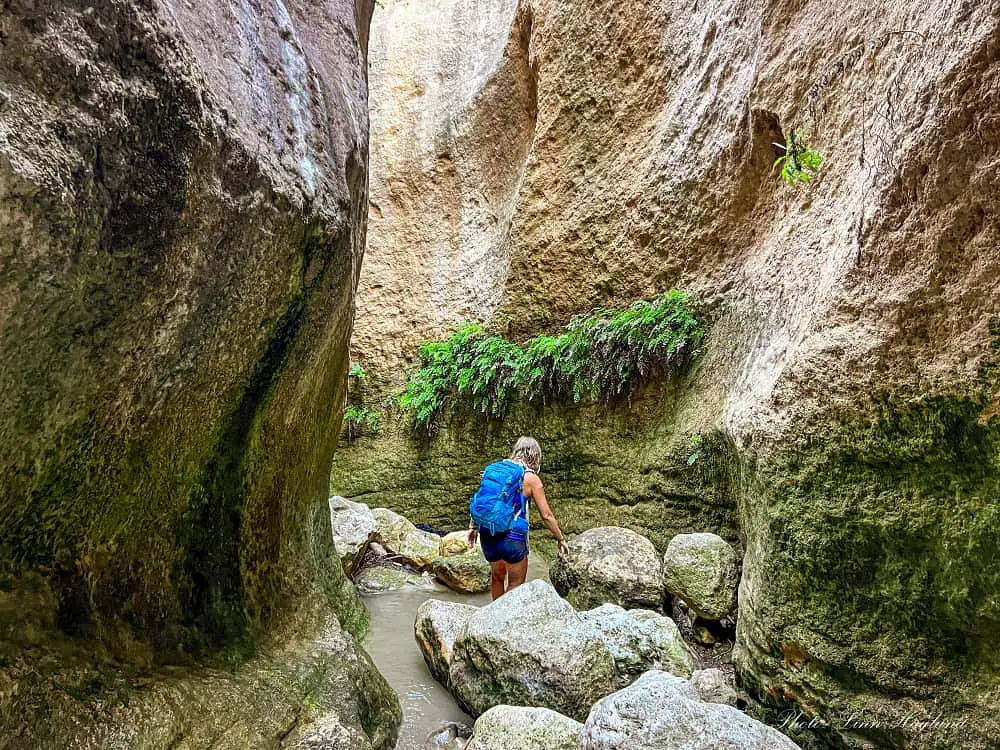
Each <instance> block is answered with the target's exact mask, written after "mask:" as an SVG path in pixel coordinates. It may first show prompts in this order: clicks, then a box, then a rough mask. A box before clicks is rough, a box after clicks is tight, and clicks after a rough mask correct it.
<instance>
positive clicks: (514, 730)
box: [465, 706, 583, 750]
mask: <svg viewBox="0 0 1000 750" xmlns="http://www.w3.org/2000/svg"><path fill="white" fill-rule="evenodd" d="M581 729H583V724H581V723H580V722H578V721H574V720H573V719H570V718H569V717H567V716H563V715H562V714H560V713H556V712H555V711H552V710H550V709H548V708H536V707H525V706H494V707H493V708H491V709H490V710H489V711H487V712H486V713H484V714H483V715H482V716H480V717H479V718H478V719H476V724H475V726H473V727H472V739H470V740H469V744H468V745H466V746H465V750H577V748H579V747H580V730H581Z"/></svg>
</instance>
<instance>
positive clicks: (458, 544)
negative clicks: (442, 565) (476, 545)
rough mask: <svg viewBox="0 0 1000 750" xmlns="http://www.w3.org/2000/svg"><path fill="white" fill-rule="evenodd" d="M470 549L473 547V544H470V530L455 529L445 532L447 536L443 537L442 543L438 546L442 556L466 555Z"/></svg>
mask: <svg viewBox="0 0 1000 750" xmlns="http://www.w3.org/2000/svg"><path fill="white" fill-rule="evenodd" d="M470 549H472V545H470V544H469V532H468V531H453V532H451V533H450V534H445V536H444V537H443V538H442V539H441V545H440V546H439V547H438V554H439V555H441V557H448V556H450V555H464V554H465V553H466V552H468V551H469V550H470Z"/></svg>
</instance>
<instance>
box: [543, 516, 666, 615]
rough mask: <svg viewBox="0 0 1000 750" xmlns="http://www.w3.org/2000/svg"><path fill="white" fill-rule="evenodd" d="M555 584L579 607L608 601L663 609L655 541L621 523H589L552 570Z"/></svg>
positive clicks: (629, 606)
mask: <svg viewBox="0 0 1000 750" xmlns="http://www.w3.org/2000/svg"><path fill="white" fill-rule="evenodd" d="M549 577H550V578H551V579H552V584H553V585H554V586H555V587H556V590H557V591H558V592H559V593H560V594H562V595H563V596H565V597H566V598H567V599H569V601H570V603H571V604H573V606H575V607H577V608H578V609H590V608H592V607H597V606H599V605H601V604H604V603H605V602H611V603H612V604H618V605H620V606H622V607H627V608H633V607H638V608H645V609H650V608H652V609H659V608H660V607H661V606H662V604H663V576H662V573H661V568H660V559H659V556H658V555H657V553H656V548H655V547H653V543H652V542H650V541H649V540H648V539H646V537H644V536H642V535H641V534H637V533H635V532H634V531H631V530H629V529H623V528H619V527H617V526H605V527H600V528H596V529H589V530H588V531H585V532H583V533H582V534H580V535H579V536H578V537H576V538H575V539H573V540H572V541H571V542H569V554H567V555H561V556H559V557H558V558H557V559H556V561H555V562H554V563H553V565H552V567H551V569H550V570H549Z"/></svg>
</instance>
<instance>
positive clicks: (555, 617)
mask: <svg viewBox="0 0 1000 750" xmlns="http://www.w3.org/2000/svg"><path fill="white" fill-rule="evenodd" d="M449 679H450V682H451V687H452V693H453V694H454V695H455V697H456V699H457V700H458V702H459V703H460V704H461V705H462V706H463V708H465V710H467V711H468V712H469V713H471V714H472V715H473V716H478V715H480V714H482V713H484V712H485V711H486V710H487V709H489V708H492V707H493V706H497V705H500V704H513V705H527V706H544V707H547V708H551V709H553V710H554V711H559V712H560V713H563V714H565V715H567V716H570V717H572V718H580V719H582V718H583V717H585V716H586V715H587V712H588V711H589V710H590V707H591V706H592V705H593V703H594V701H596V700H597V699H598V698H600V697H601V696H603V695H607V694H608V693H610V692H611V691H613V690H614V689H615V688H616V687H617V686H618V676H617V673H616V672H615V666H614V660H613V659H612V657H611V653H610V652H609V651H608V648H607V646H605V645H604V642H603V641H602V640H601V637H600V635H599V634H598V632H597V629H596V628H595V627H594V626H593V625H592V624H591V623H589V622H588V621H587V620H585V619H584V618H583V617H581V616H580V614H579V613H578V612H577V611H576V610H575V609H573V607H572V606H571V605H570V604H569V603H568V602H567V601H566V600H565V599H562V598H560V597H559V595H558V594H557V593H556V591H555V589H553V588H552V586H551V585H550V584H549V583H547V582H546V581H542V580H535V581H531V582H529V583H526V584H523V585H522V586H519V587H518V588H516V589H514V590H513V591H511V592H509V593H507V594H504V595H503V596H502V597H500V598H499V599H497V600H496V601H494V602H493V603H491V604H489V605H487V606H485V607H482V608H480V609H478V610H477V611H476V612H475V613H473V614H472V616H471V617H469V619H468V622H467V623H466V625H465V627H464V628H463V629H462V631H461V632H460V633H459V635H458V638H457V639H456V640H455V648H454V657H453V660H452V663H451V669H450V670H449Z"/></svg>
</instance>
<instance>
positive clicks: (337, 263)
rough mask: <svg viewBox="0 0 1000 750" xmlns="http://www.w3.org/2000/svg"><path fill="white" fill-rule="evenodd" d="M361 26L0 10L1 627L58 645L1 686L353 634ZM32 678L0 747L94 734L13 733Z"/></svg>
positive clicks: (56, 6)
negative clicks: (338, 531) (330, 630)
mask: <svg viewBox="0 0 1000 750" xmlns="http://www.w3.org/2000/svg"><path fill="white" fill-rule="evenodd" d="M371 7H372V5H371V3H370V2H369V0H357V1H355V0H331V2H326V3H323V4H322V5H320V6H316V5H315V4H313V3H309V2H304V1H302V0H285V1H284V2H282V3H278V4H277V5H276V6H274V7H268V8H262V7H258V6H256V5H253V4H243V5H239V4H236V5H234V4H232V3H229V2H223V1H222V0H206V1H205V2H197V3H179V2H159V1H158V2H130V1H119V0H115V1H114V2H112V1H111V0H93V1H91V0H88V1H87V2H83V1H82V0H68V1H67V2H63V1H61V0H60V1H59V2H52V1H49V0H41V1H39V2H23V1H22V0H15V1H14V2H11V3H5V4H4V8H3V13H2V19H0V39H2V46H3V53H2V58H3V61H2V64H0V267H2V268H3V272H2V274H0V359H2V361H3V362H4V365H3V367H2V373H0V436H2V437H0V497H2V498H3V500H2V501H0V505H2V511H0V540H2V541H0V577H2V578H3V580H4V581H5V587H4V592H3V593H2V594H0V596H3V597H4V603H3V604H2V605H0V610H2V611H3V612H7V611H9V608H8V605H9V604H10V603H11V598H12V597H15V596H16V595H15V594H14V593H12V591H16V590H21V588H22V586H23V587H24V588H30V589H33V590H34V589H36V588H37V590H43V589H44V590H47V591H49V592H51V597H50V596H49V595H48V594H45V595H42V596H41V597H40V599H39V601H41V600H44V601H45V602H46V606H48V605H49V604H51V605H52V608H51V609H49V610H46V611H45V612H37V613H35V614H36V615H37V617H38V619H39V620H40V621H45V622H46V623H48V624H51V625H53V626H54V627H53V628H52V631H51V632H50V631H46V633H45V634H44V636H42V635H40V634H39V633H38V632H34V633H31V634H28V637H29V640H30V641H31V643H30V644H27V647H26V648H19V647H18V641H17V639H18V638H19V637H20V635H19V634H14V639H13V641H9V640H7V636H10V635H11V630H10V629H9V628H8V624H9V623H7V622H4V623H2V629H3V631H4V632H5V634H6V635H5V642H6V643H7V644H8V645H10V644H11V643H13V651H12V653H15V654H16V658H15V659H14V660H13V661H9V660H7V658H6V657H5V658H4V665H5V667H4V668H3V670H2V671H3V674H2V675H0V682H3V683H4V684H5V685H10V682H8V677H10V679H12V680H14V681H16V680H17V675H19V674H30V673H32V672H33V671H34V670H33V669H32V668H31V661H32V660H33V659H34V658H35V657H36V656H37V657H40V658H42V659H44V660H47V661H51V656H50V655H46V654H45V645H44V643H43V642H41V641H44V640H45V639H48V640H50V641H51V642H53V643H54V642H57V641H59V639H60V638H61V637H62V634H63V631H69V633H70V635H72V637H73V638H74V639H77V640H76V641H74V643H76V644H79V643H86V644H87V645H86V646H85V647H84V648H83V649H82V651H84V652H88V651H89V654H90V658H91V659H93V658H95V657H94V655H95V654H99V653H104V652H105V651H106V652H108V654H107V655H108V656H109V657H110V658H109V659H105V660H104V661H105V662H106V663H111V662H112V660H116V659H121V660H123V661H124V662H135V661H137V662H139V663H140V665H142V668H146V667H148V666H149V665H150V664H151V663H152V662H153V661H156V662H157V663H160V662H169V661H171V660H172V659H174V658H181V659H182V660H183V661H184V663H189V662H190V658H191V656H192V655H197V654H199V653H202V652H204V651H206V650H216V649H223V648H228V646H229V645H230V644H231V643H232V642H233V641H235V640H239V641H240V642H241V643H243V642H249V641H253V640H255V639H256V638H257V637H260V638H261V639H263V640H273V639H277V640H280V639H281V637H282V633H283V632H284V631H285V630H286V629H288V630H291V629H300V628H315V627H316V626H317V623H318V622H319V621H320V615H321V613H323V612H329V610H330V607H331V605H332V606H333V607H335V608H338V609H339V614H340V615H341V616H342V617H343V619H344V620H345V622H347V621H349V620H351V619H352V617H353V613H352V612H351V611H349V605H348V604H347V602H348V601H349V596H348V595H347V594H346V593H345V588H344V586H343V584H344V574H343V571H342V570H341V569H340V566H339V564H338V563H337V558H336V552H335V550H334V546H333V541H332V538H331V534H330V515H329V510H328V508H327V504H326V499H327V497H328V492H327V487H328V480H329V474H328V471H329V465H330V461H331V457H332V454H333V450H334V447H335V444H336V440H337V434H338V432H339V425H340V421H341V409H340V406H339V405H340V404H341V403H343V399H344V385H345V372H346V370H347V355H348V337H349V335H350V330H351V325H352V318H353V291H354V285H355V279H356V274H357V272H358V268H359V266H360V261H361V257H362V251H363V247H364V237H365V224H366V207H367V197H368V191H367V181H368V178H367V166H366V165H367V162H368V117H367V86H366V72H367V60H366V47H367V36H368V29H367V26H368V19H369V17H370V12H371ZM39 576H40V577H41V579H43V580H39ZM11 587H13V588H11ZM341 595H343V597H344V598H343V599H339V600H337V601H331V596H332V597H333V598H334V599H338V598H339V597H341ZM4 619H5V620H6V616H4ZM55 626H57V627H55ZM60 629H61V630H60ZM92 638H96V639H97V640H99V641H100V642H99V643H95V642H94V641H93V640H91V639H92ZM35 647H37V649H38V650H33V649H34V648H35ZM154 652H155V659H154ZM68 662H69V660H68V658H67V660H66V661H64V662H63V663H64V665H66V664H68ZM8 666H10V667H11V670H12V671H10V672H8V671H7V667H8ZM60 669H62V667H61V668H60ZM81 669H84V668H83V667H81ZM69 671H70V668H69V667H68V666H66V672H69ZM128 673H129V671H128V668H127V667H126V668H124V669H123V671H122V675H127V674H128ZM60 674H62V673H61V672H60ZM50 678H51V679H52V680H58V679H61V678H59V677H57V676H52V675H50V676H49V677H47V678H46V679H44V680H40V681H35V683H34V685H33V686H29V684H28V683H23V684H20V685H19V687H18V689H15V690H4V691H3V692H4V696H5V697H4V699H3V705H2V706H0V715H2V716H3V717H4V720H5V722H6V720H7V718H8V717H12V718H11V719H10V721H11V722H12V723H13V724H14V726H10V725H5V726H3V727H0V734H2V735H3V736H5V737H11V736H14V737H18V738H19V742H20V743H22V744H24V745H25V746H62V745H60V744H59V743H53V744H51V745H47V744H46V742H45V741H44V740H43V739H40V738H39V739H37V742H36V741H33V738H35V735H34V733H35V732H36V731H37V732H40V733H42V734H45V733H49V732H57V731H59V730H58V727H54V726H52V724H53V722H58V721H59V719H60V716H63V717H66V718H67V720H69V718H70V717H72V719H73V720H74V721H75V720H76V718H77V717H79V716H84V715H87V716H90V715H91V714H90V713H89V710H83V709H79V707H74V706H66V707H65V711H63V712H61V713H60V712H56V711H53V712H52V713H51V714H49V713H48V712H47V713H46V715H45V717H44V719H43V720H42V721H43V722H44V724H45V726H41V725H34V726H27V725H30V724H32V722H33V721H34V719H33V715H34V714H33V711H32V707H33V706H38V705H42V706H50V705H51V704H50V703H49V700H48V695H47V694H45V693H44V691H45V690H47V689H48V687H53V688H54V690H55V694H57V695H63V696H65V700H70V697H69V696H70V693H67V692H59V689H58V686H51V685H50V684H49V682H48V680H49V679H50ZM74 679H75V678H71V682H72V680H74ZM88 679H89V678H88ZM122 679H127V678H126V677H123V678H122ZM72 684H80V683H76V682H72ZM87 684H90V683H87ZM93 684H94V685H102V684H110V683H108V681H107V680H103V679H99V678H95V681H94V682H93ZM114 684H115V689H116V690H117V691H118V692H119V694H124V693H125V692H127V685H124V684H122V683H120V682H118V681H117V679H116V680H115V681H114ZM29 687H30V689H29ZM179 689H182V688H179ZM35 690H38V691H42V692H41V693H37V692H34V691H35ZM71 692H74V694H76V693H78V691H72V690H71ZM8 698H10V699H11V700H13V705H10V704H9V703H8ZM342 699H343V700H344V701H345V703H346V701H347V699H348V696H347V695H346V694H345V695H344V696H342ZM78 709H79V710H78ZM209 713H210V712H205V714H200V715H207V714H209ZM231 718H232V719H233V721H235V718H233V717H231ZM95 721H96V719H95ZM22 722H23V725H22ZM286 729H287V727H286ZM279 735H280V733H279V734H276V735H275V736H274V738H276V737H278V736H279ZM274 738H272V739H274ZM152 744H156V743H152ZM163 744H164V746H165V745H168V744H170V742H169V741H164V743H163ZM205 744H210V743H205ZM131 746H134V745H131Z"/></svg>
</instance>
